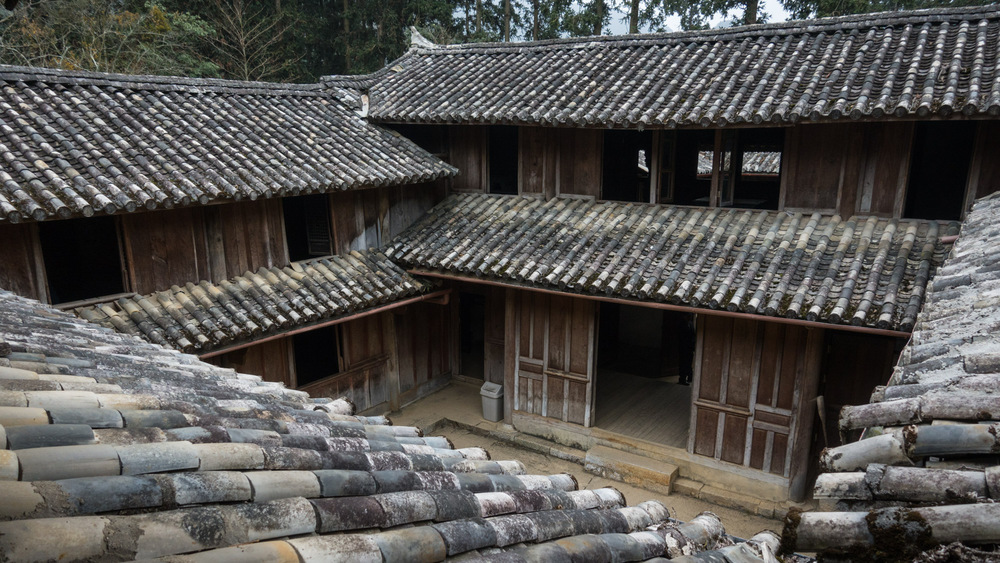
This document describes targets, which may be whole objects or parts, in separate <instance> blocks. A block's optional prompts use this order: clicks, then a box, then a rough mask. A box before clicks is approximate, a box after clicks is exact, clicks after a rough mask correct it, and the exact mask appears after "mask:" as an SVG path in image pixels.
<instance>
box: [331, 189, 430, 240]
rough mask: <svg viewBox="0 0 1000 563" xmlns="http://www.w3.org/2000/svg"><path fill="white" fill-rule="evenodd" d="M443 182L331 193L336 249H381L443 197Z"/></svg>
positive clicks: (332, 222)
mask: <svg viewBox="0 0 1000 563" xmlns="http://www.w3.org/2000/svg"><path fill="white" fill-rule="evenodd" d="M444 195H445V192H444V185H443V183H438V182H435V183H428V184H419V185H407V186H395V187H391V188H380V189H375V190H358V191H351V192H341V193H337V194H331V195H330V214H331V217H332V218H333V220H332V221H331V226H332V228H333V239H334V245H333V248H334V252H336V253H337V254H344V253H347V252H350V251H352V250H363V249H367V248H380V247H382V246H384V245H386V244H388V242H389V241H390V240H392V239H393V238H395V237H396V235H398V234H399V233H401V232H403V231H404V230H406V229H407V227H409V226H410V225H412V224H413V223H415V222H416V221H417V220H418V219H420V218H421V217H422V216H423V215H424V213H426V212H427V211H428V210H429V209H430V208H432V207H434V206H435V205H437V203H438V202H440V201H441V199H443V198H444Z"/></svg>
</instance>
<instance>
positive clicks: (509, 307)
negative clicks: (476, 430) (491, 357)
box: [503, 289, 520, 424]
mask: <svg viewBox="0 0 1000 563" xmlns="http://www.w3.org/2000/svg"><path fill="white" fill-rule="evenodd" d="M505 295H506V298H505V303H504V317H505V318H504V340H505V343H504V362H503V394H504V400H503V420H504V422H506V423H507V424H512V420H511V413H512V412H513V410H514V377H515V376H516V374H515V370H516V369H517V365H516V364H517V341H518V338H519V337H518V331H519V330H520V323H518V322H517V321H518V319H517V290H516V289H508V290H507V291H506V292H505Z"/></svg>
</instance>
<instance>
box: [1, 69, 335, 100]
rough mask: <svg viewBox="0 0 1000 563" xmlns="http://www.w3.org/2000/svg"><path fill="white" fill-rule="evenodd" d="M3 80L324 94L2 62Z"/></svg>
mask: <svg viewBox="0 0 1000 563" xmlns="http://www.w3.org/2000/svg"><path fill="white" fill-rule="evenodd" d="M0 80H21V81H37V82H69V83H80V82H85V83H87V84H93V85H96V86H120V87H125V88H131V89H138V90H190V91H216V90H221V91H253V92H257V93H264V92H274V93H282V94H307V95H313V94H322V93H324V88H323V85H322V84H320V83H305V84H303V83H292V82H259V81H248V80H230V79H224V78H193V77H187V76H174V75H153V74H120V73H111V72H95V71H89V70H65V69H58V68H49V67H30V66H17V65H3V64H0Z"/></svg>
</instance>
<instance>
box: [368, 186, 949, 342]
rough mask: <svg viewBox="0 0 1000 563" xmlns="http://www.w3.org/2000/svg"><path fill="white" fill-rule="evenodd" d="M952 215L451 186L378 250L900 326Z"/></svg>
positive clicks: (680, 298)
mask: <svg viewBox="0 0 1000 563" xmlns="http://www.w3.org/2000/svg"><path fill="white" fill-rule="evenodd" d="M956 229H957V225H956V224H942V223H937V222H934V221H916V220H899V219H886V218H878V217H851V218H850V219H847V220H843V219H841V218H840V217H838V216H833V217H830V216H824V215H820V214H818V213H816V214H812V215H807V214H802V213H786V212H777V211H749V210H739V209H711V208H704V207H678V206H668V205H648V204H629V203H619V202H610V201H608V202H595V201H593V200H589V199H579V198H555V199H552V200H549V201H542V200H540V199H537V198H531V197H513V196H497V195H476V194H461V195H453V196H451V197H449V198H448V199H446V200H445V201H444V202H442V203H441V204H439V205H438V206H437V207H435V208H434V209H432V210H431V211H430V212H429V213H428V215H427V216H426V217H425V218H424V219H423V220H422V221H420V222H418V223H417V224H415V225H414V226H412V227H411V228H410V229H409V230H407V231H406V232H404V233H403V234H401V235H400V236H399V237H398V238H397V239H396V240H395V241H393V243H392V244H390V246H389V247H388V249H387V250H386V255H387V256H389V258H390V259H392V260H394V261H396V262H397V263H400V264H404V265H406V266H408V267H414V268H417V269H420V270H429V271H441V272H449V273H453V274H459V275H468V276H474V277H476V278H480V279H493V280H500V281H503V282H507V283H513V284H520V285H525V286H534V287H540V288H550V289H556V290H562V291H569V292H577V293H592V294H604V295H607V296H612V297H621V298H626V299H637V300H651V301H663V302H669V303H673V304H679V305H688V306H692V307H708V308H713V309H720V308H721V309H727V310H729V311H739V312H745V313H756V314H763V315H771V316H775V315H776V316H784V317H788V318H795V319H806V320H810V321H820V322H828V323H835V324H851V325H858V326H866V327H877V328H882V329H894V330H902V331H907V330H909V329H910V327H912V325H913V323H914V320H915V318H916V315H917V311H918V310H919V309H920V304H921V302H922V301H923V296H924V291H925V288H926V285H927V280H928V279H930V276H931V275H932V273H933V271H934V269H935V267H936V266H937V265H939V264H940V262H941V261H942V259H943V257H944V253H945V251H946V250H947V248H948V247H947V245H944V244H942V243H941V242H940V237H941V236H944V235H946V234H949V233H953V232H955V230H956Z"/></svg>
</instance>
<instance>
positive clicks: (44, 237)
mask: <svg viewBox="0 0 1000 563" xmlns="http://www.w3.org/2000/svg"><path fill="white" fill-rule="evenodd" d="M38 238H39V240H40V242H41V245H42V257H43V260H44V262H45V275H46V278H47V281H48V284H49V298H50V299H51V300H52V303H69V302H71V301H79V300H81V299H90V298H92V297H101V296H104V295H114V294H116V293H122V292H124V291H125V281H124V274H123V271H122V257H121V250H120V246H119V244H118V223H117V220H116V218H115V217H90V218H87V219H69V220H66V221H51V222H49V221H46V222H44V223H39V224H38Z"/></svg>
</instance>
